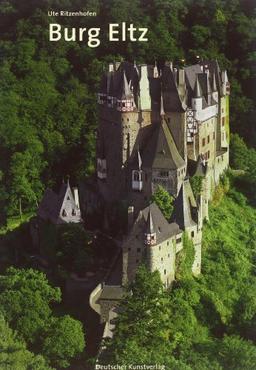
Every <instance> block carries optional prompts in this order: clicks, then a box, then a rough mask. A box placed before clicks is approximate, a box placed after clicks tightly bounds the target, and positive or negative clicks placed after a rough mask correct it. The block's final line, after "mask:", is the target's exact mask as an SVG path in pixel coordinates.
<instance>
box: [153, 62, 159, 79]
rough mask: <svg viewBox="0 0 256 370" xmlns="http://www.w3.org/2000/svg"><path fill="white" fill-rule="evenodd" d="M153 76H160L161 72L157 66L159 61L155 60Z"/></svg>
mask: <svg viewBox="0 0 256 370" xmlns="http://www.w3.org/2000/svg"><path fill="white" fill-rule="evenodd" d="M153 77H154V78H158V77H159V73H158V68H157V63H156V62H155V65H154V69H153Z"/></svg>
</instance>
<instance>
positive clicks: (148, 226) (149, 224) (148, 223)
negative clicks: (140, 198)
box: [146, 206, 156, 234]
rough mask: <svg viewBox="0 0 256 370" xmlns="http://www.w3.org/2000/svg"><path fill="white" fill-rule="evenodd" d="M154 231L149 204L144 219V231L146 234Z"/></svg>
mask: <svg viewBox="0 0 256 370" xmlns="http://www.w3.org/2000/svg"><path fill="white" fill-rule="evenodd" d="M155 232H156V229H155V226H154V222H153V217H152V213H151V208H150V206H149V211H148V217H147V221H146V233H147V234H154V233H155Z"/></svg>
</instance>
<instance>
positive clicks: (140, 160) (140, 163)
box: [138, 149, 142, 170]
mask: <svg viewBox="0 0 256 370" xmlns="http://www.w3.org/2000/svg"><path fill="white" fill-rule="evenodd" d="M141 165H142V159H141V155H140V151H139V149H138V167H139V170H140V169H141Z"/></svg>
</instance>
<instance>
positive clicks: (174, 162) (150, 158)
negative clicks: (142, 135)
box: [142, 119, 185, 170]
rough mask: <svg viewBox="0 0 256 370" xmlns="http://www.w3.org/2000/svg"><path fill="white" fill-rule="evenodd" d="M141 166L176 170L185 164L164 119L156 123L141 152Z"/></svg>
mask: <svg viewBox="0 0 256 370" xmlns="http://www.w3.org/2000/svg"><path fill="white" fill-rule="evenodd" d="M142 160H143V166H144V167H149V168H158V169H166V170H174V169H175V170H176V169H178V168H181V167H184V166H185V161H184V160H183V158H182V157H181V155H180V153H179V151H178V149H177V146H176V144H175V141H174V139H173V137H172V134H171V131H170V129H169V127H168V126H167V123H166V121H165V119H163V120H162V124H160V125H157V127H156V129H155V131H154V132H153V135H152V136H151V138H150V140H149V141H148V144H147V146H146V148H145V150H144V152H143V154H142Z"/></svg>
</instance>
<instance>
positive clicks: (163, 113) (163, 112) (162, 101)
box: [160, 91, 165, 117]
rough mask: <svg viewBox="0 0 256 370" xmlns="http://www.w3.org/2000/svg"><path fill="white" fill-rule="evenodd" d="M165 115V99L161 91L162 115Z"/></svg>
mask: <svg viewBox="0 0 256 370" xmlns="http://www.w3.org/2000/svg"><path fill="white" fill-rule="evenodd" d="M164 115H165V111H164V99H163V93H162V91H161V105H160V116H161V117H163V116H164Z"/></svg>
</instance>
